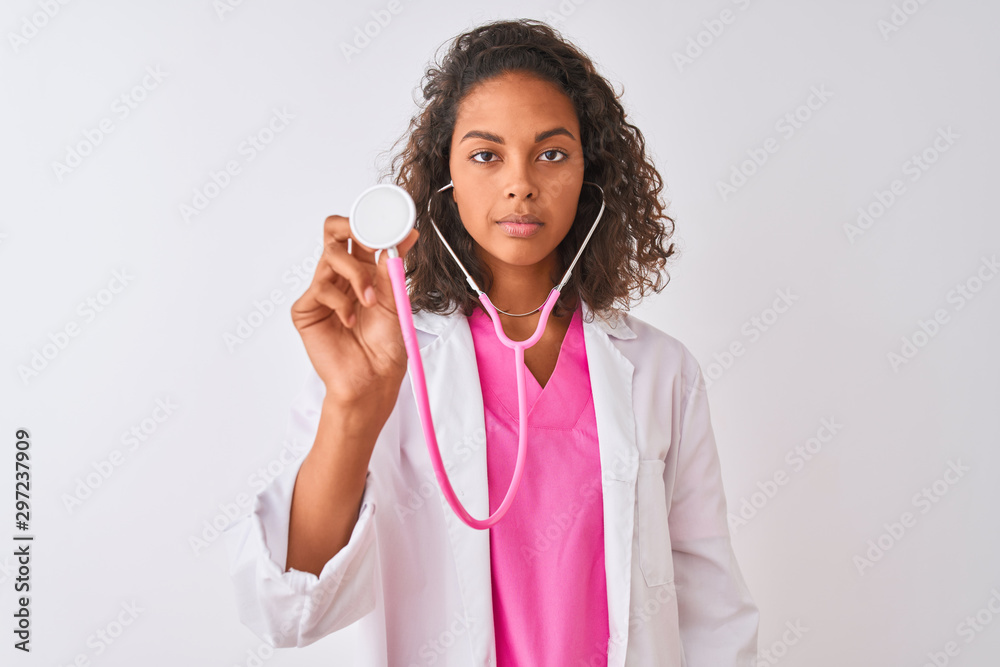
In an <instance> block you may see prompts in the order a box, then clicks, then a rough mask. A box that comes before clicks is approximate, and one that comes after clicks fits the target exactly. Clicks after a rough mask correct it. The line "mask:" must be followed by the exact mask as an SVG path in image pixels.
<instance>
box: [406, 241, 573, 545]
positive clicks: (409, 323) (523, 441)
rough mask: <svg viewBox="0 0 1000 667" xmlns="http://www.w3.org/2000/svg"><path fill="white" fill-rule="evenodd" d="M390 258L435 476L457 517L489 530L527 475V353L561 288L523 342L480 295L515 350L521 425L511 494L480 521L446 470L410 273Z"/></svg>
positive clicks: (542, 329)
mask: <svg viewBox="0 0 1000 667" xmlns="http://www.w3.org/2000/svg"><path fill="white" fill-rule="evenodd" d="M390 255H391V256H390V257H388V258H387V260H386V261H387V268H388V271H389V280H390V282H391V283H392V295H393V299H394V300H395V302H396V313H397V314H398V316H399V327H400V330H401V331H402V334H403V343H404V344H405V346H406V354H407V356H408V357H409V362H410V372H411V376H412V377H413V378H414V380H415V381H414V382H413V385H414V391H415V392H416V393H415V398H416V403H417V409H418V411H419V413H420V424H421V426H422V428H423V431H424V440H425V441H426V443H427V452H428V454H429V455H430V458H431V465H432V466H433V468H434V474H435V476H436V477H437V480H438V484H439V485H440V487H441V491H442V493H444V497H445V499H446V500H447V501H448V504H449V505H451V508H452V510H454V512H455V514H457V515H458V517H459V518H460V519H461V520H462V521H463V522H464V523H465V524H466V525H468V526H469V527H471V528H475V529H477V530H485V529H488V528H490V527H492V526H494V525H496V524H497V522H499V521H500V519H502V518H503V517H504V515H505V514H506V513H507V510H509V509H510V506H511V505H512V504H513V502H514V496H515V495H516V494H517V489H518V487H519V486H520V485H521V478H522V477H523V476H524V462H525V460H526V459H527V456H528V424H527V412H528V405H527V403H528V399H527V379H526V376H525V373H526V368H525V364H524V351H525V349H527V348H529V347H531V346H532V345H534V344H535V343H537V342H538V341H539V340H540V339H541V337H542V334H543V333H544V332H545V325H546V323H547V322H548V318H549V313H550V312H552V309H553V308H554V307H555V305H556V301H557V300H558V299H559V295H560V292H559V289H558V288H557V287H554V288H552V291H550V292H549V296H548V298H547V299H546V300H545V305H544V306H542V313H541V317H540V318H539V320H538V326H536V327H535V333H534V334H532V336H531V337H530V338H528V339H527V340H523V341H514V340H511V339H510V338H509V337H508V336H507V335H506V334H505V333H504V330H503V326H502V325H501V324H500V318H499V316H498V315H497V311H496V308H495V307H494V306H493V304H492V303H490V298H489V296H487V295H486V293H481V294H480V295H479V300H480V302H481V303H482V304H483V306H484V307H485V308H486V310H487V312H489V313H490V319H492V320H493V326H494V328H495V329H496V333H497V337H498V338H499V339H500V341H501V342H503V343H504V345H506V346H507V347H510V348H512V349H513V350H514V364H515V368H516V369H517V372H516V375H517V410H518V425H517V459H516V461H515V463H514V474H513V477H512V478H511V482H510V486H509V487H508V488H507V493H506V495H505V496H504V499H503V501H502V502H501V503H500V506H499V507H498V508H497V509H496V511H495V512H494V513H493V514H491V515H490V516H489V517H487V518H486V519H476V518H475V517H473V516H472V515H471V514H469V512H468V511H467V510H466V509H465V507H464V506H463V505H462V502H461V501H460V500H459V499H458V496H457V495H456V494H455V489H454V488H453V487H452V485H451V481H450V480H449V479H448V473H447V471H445V469H444V462H443V461H442V459H441V450H440V448H439V447H438V442H437V435H436V434H435V430H434V422H433V418H432V417H431V411H430V401H429V398H428V395H427V379H426V376H425V375H424V363H423V359H422V358H421V356H420V345H419V343H418V341H417V332H416V328H415V327H414V325H413V313H412V310H411V305H410V296H409V294H407V291H406V273H405V270H404V267H403V259H402V258H401V257H399V256H398V255H397V254H396V253H395V252H391V251H390Z"/></svg>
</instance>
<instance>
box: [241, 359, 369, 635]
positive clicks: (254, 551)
mask: <svg viewBox="0 0 1000 667" xmlns="http://www.w3.org/2000/svg"><path fill="white" fill-rule="evenodd" d="M324 392H325V388H324V387H323V384H322V381H321V380H320V379H319V377H318V376H314V377H311V378H310V380H309V382H308V383H307V385H306V387H305V389H304V390H303V391H302V393H300V394H299V396H298V398H297V399H296V401H295V404H294V405H293V407H292V411H291V416H290V419H289V423H288V429H287V430H288V437H287V439H286V442H293V443H299V444H300V445H301V444H304V445H305V449H306V451H305V452H303V453H302V454H300V455H298V456H297V457H296V458H295V460H294V461H293V462H292V463H290V464H288V465H286V466H285V467H284V470H282V471H281V472H280V473H279V474H278V475H276V476H275V477H273V478H272V479H271V481H270V482H268V483H267V485H266V487H265V488H264V489H262V490H261V491H260V492H259V493H258V494H257V495H256V496H255V498H254V501H253V506H252V509H251V511H250V514H249V515H247V516H243V517H241V518H240V519H239V520H238V521H237V522H235V523H233V524H231V525H230V526H229V527H228V528H226V530H225V539H226V546H227V549H228V552H229V561H230V575H231V577H232V580H233V584H234V586H235V589H236V604H237V609H238V613H239V618H240V620H241V621H242V622H243V624H244V625H246V626H247V627H248V628H250V630H252V631H253V633H254V634H255V635H257V636H258V637H260V638H261V639H263V640H264V641H266V642H268V643H269V644H270V645H271V646H275V647H292V646H307V645H309V644H312V643H313V642H315V641H317V640H319V639H321V638H323V637H325V636H326V635H328V634H330V633H332V632H336V631H337V630H339V629H341V628H344V627H346V626H348V625H350V624H351V623H353V622H354V621H356V620H358V619H360V618H361V617H363V616H365V615H366V614H368V613H369V612H371V611H372V610H374V609H375V572H376V569H377V568H376V565H377V563H376V558H377V556H376V546H375V526H374V518H373V516H374V513H375V506H376V501H375V491H374V487H373V485H372V473H371V470H369V472H368V475H367V477H366V480H365V487H364V494H363V496H362V499H361V508H360V510H359V514H358V520H357V523H356V524H355V526H354V530H353V532H352V533H351V537H350V541H349V542H348V543H347V545H346V546H344V548H343V549H341V550H340V551H339V552H338V553H337V554H336V555H334V556H333V557H332V558H331V559H330V560H329V561H327V562H326V564H325V565H324V566H323V569H322V570H321V571H320V574H319V576H318V577H317V576H316V575H315V574H313V573H311V572H302V571H299V570H295V569H291V570H289V571H287V572H286V571H285V557H286V552H287V548H288V527H289V518H290V512H291V503H292V491H293V490H294V488H295V479H296V477H297V476H298V471H299V468H300V467H301V465H302V462H303V461H304V460H305V456H306V453H308V449H309V447H311V446H312V443H313V442H314V441H315V438H316V432H317V430H318V428H319V416H320V411H321V408H322V400H323V396H324ZM383 430H384V429H383Z"/></svg>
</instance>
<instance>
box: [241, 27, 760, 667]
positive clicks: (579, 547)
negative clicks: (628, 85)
mask: <svg viewBox="0 0 1000 667" xmlns="http://www.w3.org/2000/svg"><path fill="white" fill-rule="evenodd" d="M423 92H424V97H425V99H426V103H425V105H424V106H423V108H422V110H421V112H420V113H419V114H418V115H417V116H416V117H415V118H414V119H413V121H412V122H411V126H410V128H409V131H408V133H407V136H408V142H407V144H406V147H405V149H404V150H403V151H402V153H400V154H399V155H397V156H396V159H395V160H393V164H392V169H393V171H397V170H398V171H397V176H396V179H395V181H396V184H397V185H400V186H401V187H403V188H404V189H406V190H407V191H408V192H409V193H410V194H411V196H412V197H413V198H414V200H415V202H416V204H417V211H418V219H417V225H416V229H415V230H414V231H413V232H411V234H410V236H409V237H408V238H407V239H406V240H405V241H404V242H403V243H402V244H401V245H400V246H399V251H400V254H401V255H402V256H404V257H405V265H406V275H407V279H408V290H409V293H410V295H411V297H410V298H411V303H412V304H413V310H414V323H415V326H416V328H417V329H418V338H419V343H420V347H421V356H422V358H423V365H424V370H425V374H426V379H427V388H428V393H429V397H430V403H431V410H432V414H433V422H434V426H435V430H436V434H437V441H438V443H439V446H440V448H441V454H442V457H443V459H444V461H445V467H446V469H447V470H448V473H449V478H450V481H451V484H452V486H453V487H454V489H455V491H456V493H457V494H458V497H459V498H460V500H461V502H462V503H463V504H464V506H465V507H466V509H467V510H468V511H469V512H470V513H471V514H472V515H473V516H474V517H476V518H478V519H483V518H486V517H487V516H488V515H490V514H492V513H493V512H495V511H496V509H497V507H499V505H500V503H501V501H502V500H503V499H504V496H505V494H506V492H507V488H508V485H509V484H510V481H511V476H512V471H513V468H514V461H515V459H516V455H517V444H518V440H517V435H518V423H517V421H518V409H517V379H516V376H515V365H514V351H513V350H511V349H510V348H508V347H506V346H504V345H503V344H501V343H500V342H499V340H498V338H497V336H496V334H495V331H494V324H493V321H492V320H491V319H490V317H489V316H488V314H487V313H486V311H485V309H484V308H483V307H482V305H481V303H480V302H479V300H478V299H477V295H476V294H475V293H474V292H473V291H472V290H471V289H470V288H469V285H468V283H467V282H466V280H465V276H464V274H463V273H462V271H461V269H460V268H459V267H458V265H457V263H456V262H455V261H454V259H453V258H452V257H451V256H450V255H449V251H448V250H447V249H446V248H445V246H444V244H443V243H442V242H441V239H440V238H438V236H437V233H436V231H435V230H434V228H433V227H432V226H431V221H430V218H429V217H428V204H430V214H431V216H432V217H433V220H434V222H435V223H437V226H438V228H439V229H440V230H441V233H442V235H444V236H445V238H446V240H447V241H448V244H449V245H450V246H451V248H452V249H453V250H454V252H455V253H456V255H457V256H458V258H459V259H460V261H461V263H462V265H464V266H465V267H466V269H467V270H468V271H469V273H470V275H472V276H473V278H474V279H475V281H476V282H477V284H479V285H480V286H481V288H482V289H484V291H486V293H487V294H488V296H489V299H490V301H491V303H493V304H494V305H495V307H496V308H497V310H498V311H499V320H500V323H501V325H502V328H503V331H504V332H505V333H506V334H507V336H509V337H510V338H511V339H513V340H525V339H527V338H529V337H530V336H531V335H532V334H533V333H534V332H535V327H536V326H537V324H538V322H539V318H540V316H541V313H540V312H539V311H540V307H541V304H542V303H544V302H545V300H546V298H547V297H548V296H549V294H550V291H551V290H552V288H553V287H554V286H555V285H557V284H558V282H559V281H560V279H561V278H562V276H563V274H564V272H565V271H566V269H567V268H568V266H569V264H570V263H571V262H572V260H573V258H574V257H575V256H576V255H577V252H578V251H579V250H580V248H581V246H582V245H583V244H584V241H585V239H587V235H588V233H590V232H591V230H592V228H593V233H592V236H591V237H590V238H589V240H588V241H587V243H586V245H585V247H584V251H583V253H582V254H581V255H580V258H579V260H578V262H577V264H576V265H575V267H574V270H573V272H572V274H571V278H570V280H569V281H568V283H567V284H566V285H565V287H564V288H563V290H562V294H561V296H560V298H559V300H558V302H557V305H556V307H555V309H554V310H553V311H552V313H551V314H550V316H549V319H548V322H547V325H546V327H545V331H544V335H543V336H542V338H541V339H540V340H539V341H538V342H537V343H536V344H535V345H534V346H533V347H531V348H529V349H528V350H527V351H526V352H525V355H524V360H525V364H526V366H527V369H528V371H529V373H527V374H526V383H527V384H526V388H527V404H528V407H529V408H530V412H529V414H528V418H527V422H528V427H527V428H528V432H527V436H528V450H527V459H526V463H525V468H524V477H523V479H522V481H521V485H520V487H519V489H518V492H517V495H516V496H515V499H514V502H513V504H511V506H510V508H509V510H508V512H507V514H506V515H505V516H504V517H503V519H502V520H501V521H500V522H499V523H498V524H496V525H495V526H493V527H492V528H490V529H489V530H475V529H472V528H470V527H468V526H467V525H465V524H464V523H462V522H461V521H460V520H459V519H458V517H457V516H456V515H455V513H454V512H453V511H452V509H451V507H450V506H449V505H448V504H447V502H446V501H445V499H444V497H443V495H442V494H441V493H440V491H439V490H438V488H437V484H436V478H435V476H434V473H433V469H432V467H431V462H430V457H429V456H428V453H427V449H426V443H425V441H424V437H423V431H422V428H421V423H420V420H419V416H418V412H417V408H416V404H415V401H414V392H413V385H412V384H411V382H407V381H406V378H407V377H408V372H407V356H406V351H405V348H404V344H403V338H402V334H401V331H400V326H399V321H398V319H397V313H396V308H395V303H394V300H393V294H392V289H391V285H390V281H389V277H388V273H387V265H386V259H387V257H386V254H385V253H381V254H380V255H379V256H376V253H375V252H373V251H372V250H371V249H369V248H366V247H364V246H363V245H361V244H360V243H358V242H357V239H354V238H353V237H352V236H351V231H350V227H349V223H348V220H347V219H346V218H344V217H343V216H336V215H334V216H330V217H329V218H327V220H326V222H325V226H324V238H325V243H326V248H325V251H324V254H323V256H322V259H321V261H320V262H319V265H318V266H317V269H316V273H315V276H314V278H313V281H312V284H311V285H310V287H309V288H308V289H307V290H306V292H305V293H304V294H303V295H302V297H301V298H300V299H299V300H298V301H296V302H295V304H294V305H293V306H292V318H293V321H294V323H295V326H296V328H297V329H298V331H299V333H300V335H301V337H302V340H303V343H304V345H305V348H306V350H307V352H308V354H309V358H310V360H311V362H312V364H313V366H314V368H315V371H316V373H315V375H314V376H313V377H312V378H311V380H310V383H309V385H308V386H307V388H306V391H305V392H304V393H303V394H302V396H301V397H300V400H299V403H298V404H297V405H296V407H295V409H294V412H293V418H292V421H291V423H290V437H292V438H293V439H297V440H304V441H307V442H312V443H313V445H312V448H311V450H310V451H309V453H308V454H307V455H306V456H305V457H304V459H301V460H299V461H297V462H296V464H295V465H290V466H288V467H287V468H286V470H285V471H284V472H283V473H282V474H280V475H279V476H277V477H276V478H274V479H273V480H272V481H271V482H270V484H269V485H268V486H267V488H265V489H264V490H263V491H262V492H261V493H259V494H258V496H257V498H256V500H255V504H254V507H253V510H252V512H251V514H250V515H249V516H247V517H245V518H244V519H242V520H241V521H240V522H239V523H237V524H235V525H234V526H233V527H232V528H231V529H230V530H229V531H227V532H228V534H229V535H230V536H231V541H230V544H231V555H232V575H233V577H234V579H235V583H236V587H237V596H238V599H239V606H240V616H241V619H242V620H243V622H244V623H245V624H246V625H247V626H249V627H250V628H251V629H252V630H253V631H254V632H255V633H257V634H258V635H259V636H260V637H262V638H265V639H266V640H267V641H268V642H269V643H271V644H272V645H274V646H282V647H290V646H305V645H308V644H311V643H313V642H315V641H317V640H319V639H320V638H322V637H324V636H326V635H329V634H330V633H333V632H336V631H338V630H340V629H342V628H345V627H346V626H348V625H351V624H355V625H354V628H352V630H350V631H348V632H355V633H356V634H355V635H354V639H355V640H356V644H357V647H356V651H357V654H356V655H354V656H352V661H351V664H359V665H366V666H367V665H391V666H396V665H415V664H421V665H423V664H426V665H430V664H435V665H463V666H468V665H490V666H500V667H507V666H510V667H514V666H523V665H532V666H541V665H559V666H570V665H572V666H576V665H617V666H622V665H636V666H638V665H671V666H676V667H681V666H682V665H690V666H691V667H735V666H737V665H739V666H742V667H750V666H751V665H754V664H755V663H756V642H757V627H758V610H757V608H756V606H755V604H754V601H753V599H752V598H751V595H750V592H749V590H748V589H747V586H746V584H745V582H744V579H743V577H742V575H741V572H740V569H739V566H738V564H737V562H736V559H735V556H734V554H733V550H732V546H731V543H730V536H729V531H728V526H727V522H726V500H725V497H724V493H723V487H722V481H721V473H720V464H719V458H718V454H717V451H716V445H715V439H714V436H713V433H712V427H711V422H710V415H709V409H708V403H707V400H706V393H705V385H704V380H703V377H702V373H701V369H700V367H699V365H698V363H697V361H696V360H695V359H694V357H693V356H692V355H691V353H690V352H689V351H688V350H687V348H686V347H685V346H684V345H683V344H681V343H680V342H679V341H677V340H676V339H675V338H672V337H671V336H669V335H667V334H665V333H663V332H661V331H659V330H657V329H655V328H654V327H652V326H650V325H649V324H647V323H645V322H642V321H641V320H639V319H637V318H635V317H633V316H631V315H629V314H628V312H627V308H628V305H629V303H630V299H631V298H632V297H633V293H634V292H635V291H639V292H640V296H641V295H643V294H644V293H645V289H646V288H647V287H650V286H651V287H652V288H653V290H654V291H657V292H658V291H659V290H661V289H662V287H663V286H664V285H665V281H664V282H663V284H662V285H661V278H662V277H663V276H664V275H665V271H664V266H665V263H666V260H667V259H668V258H669V257H671V256H672V255H673V254H674V249H673V245H672V244H671V245H670V246H669V247H668V248H664V247H663V246H664V243H665V241H667V240H668V239H669V237H670V235H671V234H672V232H673V224H672V223H673V221H672V219H671V218H670V217H668V216H666V215H665V214H664V207H663V205H662V204H661V203H660V201H659V198H658V195H659V192H660V190H661V189H662V181H661V178H660V176H659V174H658V173H657V171H656V169H655V168H654V166H653V165H652V164H651V163H650V162H649V161H648V160H647V158H646V157H645V153H644V142H643V138H642V135H641V133H640V132H639V130H638V129H637V128H635V127H634V126H633V125H631V124H629V123H628V122H626V119H625V113H624V110H623V108H622V106H621V104H620V103H619V101H618V99H617V96H616V95H615V93H614V91H613V89H612V88H611V86H610V85H609V84H608V82H607V81H606V80H605V79H604V78H602V77H601V76H600V75H599V74H598V73H597V71H596V69H595V67H594V65H593V63H592V62H591V61H590V60H589V59H588V58H587V56H586V55H584V54H583V53H581V52H580V51H579V50H578V49H577V48H576V47H574V46H573V45H571V44H569V43H568V42H566V41H565V40H564V39H563V38H562V37H560V36H559V35H558V34H557V33H556V32H555V31H554V30H552V29H551V28H550V27H549V26H547V25H546V24H544V23H541V22H537V21H531V20H521V21H499V22H494V23H490V24H486V25H483V26H480V27H477V28H475V29H473V30H471V31H469V32H467V33H465V34H463V35H460V36H459V37H457V38H456V39H455V40H454V41H453V42H452V44H451V48H450V50H449V51H448V53H447V54H446V55H445V57H444V59H443V60H442V61H441V63H440V64H439V65H438V66H436V67H432V68H429V69H428V70H427V72H426V80H425V83H424V85H423ZM595 184H596V186H595ZM602 202H603V204H604V207H605V208H604V211H603V214H602V215H601V217H600V219H599V222H598V224H597V225H596V227H593V225H594V221H595V219H597V218H598V212H599V211H600V209H601V205H602ZM666 223H669V227H668V225H667V224H666ZM349 240H350V242H351V248H350V250H349V249H348V241H349Z"/></svg>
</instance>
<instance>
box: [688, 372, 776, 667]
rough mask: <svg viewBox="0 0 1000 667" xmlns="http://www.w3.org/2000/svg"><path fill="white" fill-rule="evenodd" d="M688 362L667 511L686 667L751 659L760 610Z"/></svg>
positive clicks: (704, 405)
mask: <svg viewBox="0 0 1000 667" xmlns="http://www.w3.org/2000/svg"><path fill="white" fill-rule="evenodd" d="M692 363H693V364H694V367H693V371H692V372H693V375H692V376H690V377H692V378H693V384H691V385H690V386H689V387H688V388H687V389H686V394H685V397H684V400H683V402H682V407H681V417H680V419H681V422H680V430H679V436H678V441H677V443H676V446H677V447H678V455H677V466H676V478H675V480H674V486H673V489H674V490H673V497H672V500H671V506H670V514H669V517H668V523H669V525H670V535H671V544H672V550H673V559H674V581H675V585H676V591H677V604H678V614H679V620H680V635H681V644H682V647H683V652H684V656H685V658H686V661H687V664H688V665H690V667H754V666H755V665H756V664H757V630H758V621H759V617H760V612H759V611H758V609H757V606H756V604H755V603H754V601H753V598H752V597H751V594H750V591H749V589H748V588H747V585H746V582H745V581H744V580H743V575H742V573H741V571H740V568H739V564H738V563H737V562H736V555H735V553H734V552H733V548H732V543H731V541H730V535H729V526H728V523H727V513H726V498H725V493H724V490H723V487H722V475H721V468H720V465H719V454H718V451H717V448H716V443H715V435H714V433H713V430H712V424H711V415H710V413H709V408H708V394H707V392H706V388H705V380H704V377H703V375H702V372H701V368H700V367H698V365H697V362H696V361H694V360H693V358H692Z"/></svg>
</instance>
